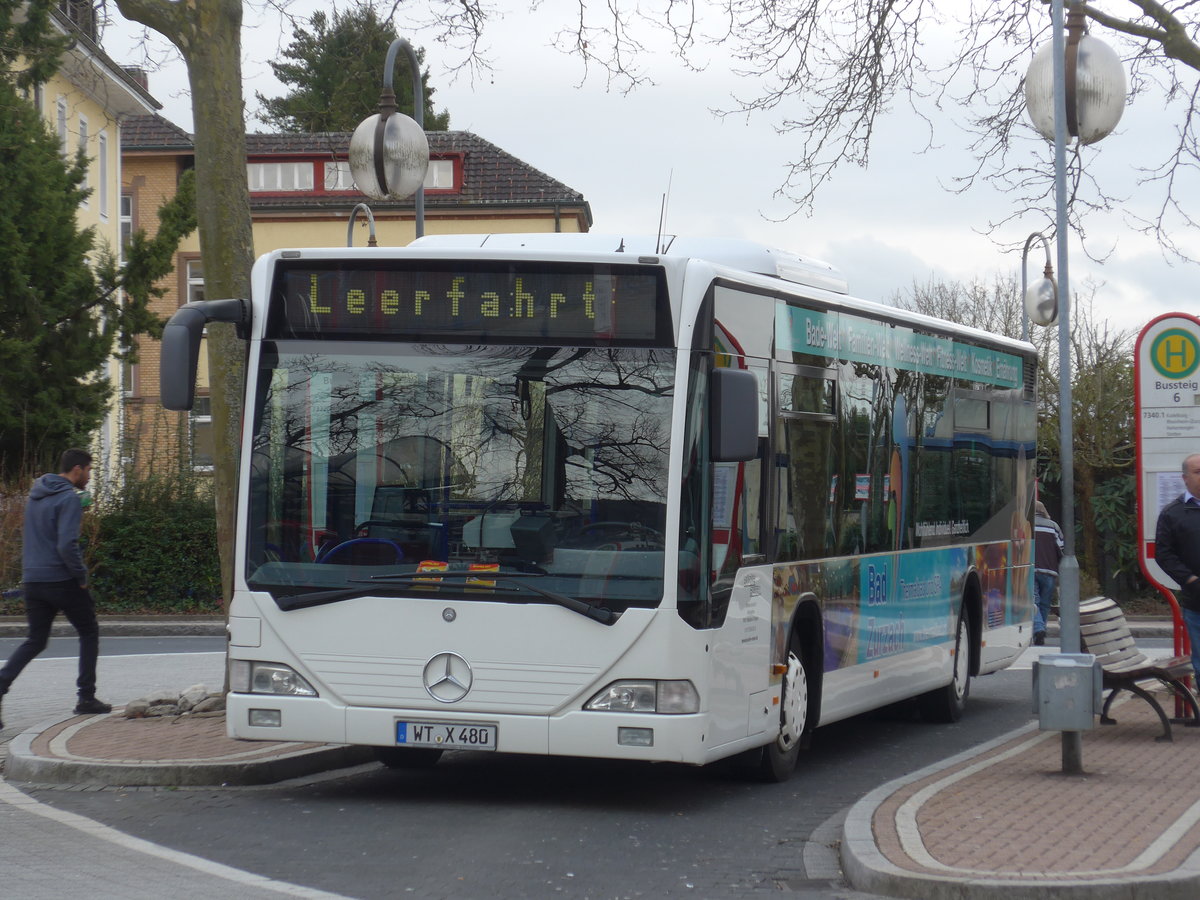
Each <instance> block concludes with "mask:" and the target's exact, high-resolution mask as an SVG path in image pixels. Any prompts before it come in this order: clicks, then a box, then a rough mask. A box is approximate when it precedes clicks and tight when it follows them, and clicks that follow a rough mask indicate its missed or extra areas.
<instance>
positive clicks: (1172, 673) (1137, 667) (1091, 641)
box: [1079, 597, 1200, 741]
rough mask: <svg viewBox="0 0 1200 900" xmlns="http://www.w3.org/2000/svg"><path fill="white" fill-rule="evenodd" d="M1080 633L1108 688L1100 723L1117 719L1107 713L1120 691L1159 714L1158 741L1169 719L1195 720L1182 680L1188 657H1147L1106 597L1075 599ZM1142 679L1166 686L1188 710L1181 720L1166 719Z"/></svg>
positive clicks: (1198, 718)
mask: <svg viewBox="0 0 1200 900" xmlns="http://www.w3.org/2000/svg"><path fill="white" fill-rule="evenodd" d="M1079 632H1080V638H1081V641H1082V644H1083V650H1084V652H1086V653H1092V654H1094V655H1095V657H1096V659H1097V660H1099V662H1100V668H1101V670H1102V671H1103V673H1104V687H1105V688H1106V689H1109V690H1110V693H1109V695H1108V697H1107V698H1106V699H1105V701H1104V708H1103V709H1102V710H1101V712H1100V723H1101V724H1102V725H1115V724H1116V723H1117V720H1116V719H1113V718H1111V717H1110V716H1109V715H1108V710H1109V707H1111V706H1112V703H1113V700H1114V699H1116V696H1117V694H1119V693H1120V692H1121V691H1129V692H1130V693H1131V694H1136V695H1137V696H1139V697H1141V698H1142V699H1143V700H1145V701H1146V702H1147V703H1149V704H1150V705H1151V706H1152V707H1153V708H1154V711H1155V712H1156V713H1158V718H1159V721H1160V722H1162V726H1163V733H1162V734H1160V735H1159V736H1158V737H1157V738H1155V740H1157V741H1170V740H1172V739H1173V738H1172V735H1171V722H1172V721H1175V722H1178V723H1182V724H1186V725H1190V726H1196V725H1200V704H1198V703H1197V701H1196V695H1195V694H1193V693H1192V691H1191V689H1190V688H1188V686H1187V684H1185V683H1184V681H1183V679H1185V678H1187V677H1188V676H1189V675H1191V674H1192V658H1191V657H1190V656H1176V657H1174V658H1172V659H1160V660H1151V659H1148V658H1147V657H1146V655H1145V654H1144V653H1142V652H1141V651H1140V650H1138V648H1137V645H1136V644H1135V643H1134V640H1133V633H1132V632H1131V631H1130V630H1129V624H1128V623H1127V622H1126V621H1125V613H1123V612H1121V607H1119V606H1117V604H1116V603H1115V602H1114V601H1112V600H1110V599H1109V598H1107V597H1094V598H1092V599H1091V600H1087V601H1084V602H1083V603H1080V604H1079ZM1147 683H1150V684H1149V686H1151V687H1153V686H1154V683H1157V684H1160V685H1164V686H1166V687H1168V688H1170V689H1171V690H1172V691H1174V693H1175V696H1176V697H1179V698H1180V699H1181V700H1182V701H1183V703H1184V704H1185V705H1186V706H1187V708H1188V709H1189V710H1190V711H1191V712H1190V715H1188V716H1187V717H1186V718H1183V719H1174V720H1172V719H1170V718H1168V717H1167V714H1166V713H1165V712H1164V711H1163V708H1162V705H1161V704H1160V703H1159V702H1158V700H1157V699H1156V698H1155V697H1154V695H1153V694H1151V693H1150V692H1149V691H1148V690H1147V689H1146V688H1145V687H1143V685H1144V684H1147Z"/></svg>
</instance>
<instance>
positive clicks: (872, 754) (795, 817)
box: [0, 638, 1154, 900]
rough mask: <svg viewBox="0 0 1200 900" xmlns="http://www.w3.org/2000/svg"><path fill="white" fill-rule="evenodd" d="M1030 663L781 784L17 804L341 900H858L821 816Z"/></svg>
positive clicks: (1021, 702)
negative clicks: (935, 713) (951, 711)
mask: <svg viewBox="0 0 1200 900" xmlns="http://www.w3.org/2000/svg"><path fill="white" fill-rule="evenodd" d="M220 640H221V639H220V638H212V639H205V638H185V639H167V641H168V643H167V644H166V645H162V644H159V643H157V642H153V643H139V642H144V641H146V639H136V638H128V639H107V640H106V641H105V642H104V646H103V653H104V654H105V656H104V658H103V659H102V663H101V685H102V691H103V689H104V687H106V686H111V687H112V690H114V691H120V690H125V689H126V685H127V684H129V683H130V679H131V678H132V679H133V683H136V682H137V680H138V679H141V681H142V682H143V683H146V684H147V686H156V685H158V684H177V686H179V687H186V686H187V685H186V684H183V683H181V682H180V681H178V680H175V681H173V680H172V679H179V677H180V676H185V677H182V681H188V683H191V682H190V681H189V679H190V678H192V677H193V676H196V677H197V678H198V680H205V679H206V678H208V677H209V676H207V675H205V674H204V673H205V672H212V673H214V676H213V677H219V674H220V671H221V670H220V660H221V655H220V652H219V650H215V649H214V650H210V651H207V652H205V651H204V650H203V648H204V647H205V646H209V647H214V648H215V647H220V646H221V645H220ZM118 641H119V642H120V643H119V644H118V643H117V642H118ZM176 641H178V643H176ZM194 642H199V643H198V644H197V643H194ZM205 642H208V643H207V644H206V643H205ZM7 643H9V642H0V653H3V652H7V650H8V649H9V647H8V646H6V644H7ZM1142 643H1144V644H1147V645H1152V644H1153V643H1154V642H1151V641H1143V642H1142ZM197 648H199V649H200V651H201V652H197ZM172 649H175V650H176V651H182V652H171V651H172ZM1046 649H1047V650H1048V651H1050V652H1054V651H1055V648H1046ZM48 652H49V651H48ZM61 652H64V653H65V654H66V658H59V659H53V658H47V659H44V660H40V661H39V662H37V663H35V664H34V666H40V667H41V669H42V671H41V672H38V673H36V674H37V676H38V677H37V678H35V679H33V680H32V681H31V682H30V685H31V687H32V686H33V685H36V686H37V690H38V692H41V691H42V690H43V689H48V688H49V686H50V685H51V684H52V683H54V682H55V681H56V680H57V681H59V682H61V681H62V680H63V679H64V678H65V679H66V683H67V684H68V685H69V683H70V680H71V677H72V675H73V671H72V668H71V663H72V662H73V659H72V657H73V647H72V646H71V644H70V642H69V641H67V642H65V646H64V647H63V648H61ZM1030 657H1031V654H1027V655H1026V658H1025V659H1024V660H1022V662H1021V663H1019V664H1018V667H1015V668H1013V669H1010V670H1008V671H1006V672H1002V673H999V674H997V675H991V676H988V677H986V678H982V679H976V680H975V681H974V682H973V684H972V696H971V702H970V705H969V708H968V712H967V715H966V716H965V717H964V719H963V720H962V721H961V722H960V723H958V724H956V725H930V724H927V723H924V722H921V721H919V720H918V719H917V718H916V716H915V715H914V714H913V713H912V712H911V710H909V709H907V708H905V707H900V708H894V709H889V710H887V711H885V712H882V713H877V714H872V715H868V716H861V717H858V718H856V719H853V720H851V721H848V722H843V723H838V724H836V725H833V726H830V727H828V728H826V729H822V730H821V731H820V732H818V734H817V738H816V741H815V742H814V747H813V748H812V750H811V751H809V752H808V753H807V754H806V756H804V757H802V760H801V767H800V769H799V771H798V772H797V773H796V776H795V777H794V778H793V779H792V780H791V781H790V782H788V783H787V784H784V785H765V784H758V783H755V782H753V781H749V780H747V779H746V778H744V777H743V776H742V775H741V774H739V773H737V772H735V771H732V770H731V769H730V768H728V767H710V768H707V769H695V768H690V767H684V766H674V765H643V764H626V763H615V762H606V761H594V760H574V759H545V758H541V757H522V756H508V755H490V754H484V753H450V754H447V755H446V756H445V757H443V759H442V761H441V762H440V763H439V764H438V765H437V766H436V767H435V768H434V769H432V770H428V771H420V772H411V771H410V772H397V771H391V770H387V769H384V768H382V767H379V766H376V765H369V766H362V767H358V768H356V769H352V770H346V771H344V772H342V773H337V774H333V773H330V774H326V775H324V776H318V777H315V778H312V779H306V780H301V781H296V782H291V783H287V784H284V785H278V786H272V787H268V788H238V789H217V790H212V789H197V790H167V789H140V790H137V791H124V790H117V789H109V790H103V791H95V792H70V791H61V790H38V791H34V792H33V795H34V796H35V797H36V798H37V799H38V800H40V801H42V802H44V803H48V804H51V805H53V806H55V807H58V808H61V809H65V810H70V811H73V812H76V813H80V814H82V815H85V816H87V817H89V818H92V819H95V820H97V821H100V822H103V823H105V824H108V825H111V826H113V827H115V828H117V829H120V830H122V831H124V832H127V833H129V834H132V835H135V836H138V837H142V838H144V839H146V840H150V841H153V842H155V843H158V844H160V845H163V846H167V847H170V848H174V849H178V850H182V851H186V852H189V853H193V854H197V855H199V856H203V857H205V858H208V859H212V860H215V861H218V862H221V863H224V864H226V865H229V866H234V867H236V868H239V869H244V870H247V871H250V872H254V873H257V874H261V875H264V876H268V877H271V878H275V879H279V880H282V881H286V882H290V883H293V884H299V885H305V886H309V887H312V888H317V889H321V890H325V891H329V892H333V893H337V894H341V895H344V896H349V897H361V898H376V897H394V896H399V895H408V896H416V897H422V898H438V897H453V898H475V897H479V898H483V897H489V898H491V897H500V898H509V897H512V898H517V897H520V898H525V897H530V898H537V897H667V896H692V897H741V896H745V895H755V894H760V893H779V892H785V893H790V894H791V895H792V896H797V897H801V898H805V900H808V898H812V900H816V898H822V900H828V898H855V897H859V898H861V897H863V896H864V895H861V894H855V893H854V892H852V891H849V890H848V889H847V888H846V887H845V886H844V885H843V884H841V883H840V880H839V879H840V874H839V872H838V871H837V869H836V865H835V863H834V861H835V860H836V856H835V855H834V852H833V850H832V849H831V848H830V847H829V846H828V845H829V844H832V843H833V842H834V841H836V836H837V830H836V827H835V826H836V823H837V821H838V819H839V816H841V815H844V813H845V811H846V809H847V808H848V807H849V806H850V805H851V804H852V803H853V802H854V801H855V800H857V799H858V798H859V797H861V796H862V795H863V794H865V793H866V792H868V791H869V790H871V789H872V788H874V787H876V786H877V785H879V784H882V783H884V782H886V781H889V780H891V779H893V778H896V777H899V776H900V775H903V774H906V773H909V772H912V771H914V770H916V769H919V768H921V767H923V766H926V765H929V764H931V763H933V762H935V761H937V760H940V759H942V758H945V757H947V756H950V755H952V754H955V753H958V752H960V751H962V750H965V749H968V748H970V747H971V746H974V745H976V744H979V743H982V742H984V741H988V740H991V739H992V738H995V737H997V736H999V735H1001V734H1004V733H1006V732H1008V731H1010V730H1012V729H1014V728H1017V727H1019V726H1020V725H1023V724H1024V723H1026V722H1027V721H1029V719H1030V718H1031V712H1030V706H1031V704H1030V687H1029V678H1030V675H1029V671H1028V665H1029V658H1030ZM29 674H30V675H33V674H35V672H34V670H33V669H31V670H30V673H29ZM23 681H24V679H23ZM21 687H22V682H18V685H17V688H16V689H15V690H14V694H16V692H17V690H20V689H21ZM131 696H132V695H131ZM110 699H113V700H114V701H115V702H124V701H125V700H127V699H129V697H128V696H121V695H120V694H119V693H117V694H111V696H110ZM5 710H6V713H7V712H8V702H7V699H6V706H5ZM38 721H40V720H38ZM14 733H15V732H14V731H11V730H9V729H6V730H5V732H4V735H3V736H4V737H11V736H12V734H14Z"/></svg>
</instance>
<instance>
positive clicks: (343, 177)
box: [251, 159, 458, 191]
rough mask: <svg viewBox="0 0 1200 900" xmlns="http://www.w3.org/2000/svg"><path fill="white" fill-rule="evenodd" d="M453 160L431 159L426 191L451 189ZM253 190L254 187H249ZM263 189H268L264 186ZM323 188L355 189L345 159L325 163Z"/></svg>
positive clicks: (453, 168)
mask: <svg viewBox="0 0 1200 900" xmlns="http://www.w3.org/2000/svg"><path fill="white" fill-rule="evenodd" d="M454 170H455V161H454V160H453V159H431V160H430V161H429V168H428V169H426V170H425V184H424V188H425V190H427V191H453V190H456V189H457V187H458V185H457V184H456V183H455V171H454ZM251 190H254V188H251ZM264 190H270V189H269V188H265V189H264ZM325 190H327V191H353V190H357V186H356V185H355V184H354V178H353V177H352V176H351V174H350V163H349V162H347V161H346V160H344V159H343V160H338V161H337V162H327V163H325Z"/></svg>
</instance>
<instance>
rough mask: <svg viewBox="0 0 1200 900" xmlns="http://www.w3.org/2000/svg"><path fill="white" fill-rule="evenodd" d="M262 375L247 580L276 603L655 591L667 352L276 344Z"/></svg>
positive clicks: (614, 605) (525, 599)
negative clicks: (319, 598)
mask: <svg viewBox="0 0 1200 900" xmlns="http://www.w3.org/2000/svg"><path fill="white" fill-rule="evenodd" d="M257 377H258V381H257V391H256V397H257V399H256V402H255V408H254V410H253V416H254V435H253V445H252V446H253V456H252V460H251V471H250V504H249V510H248V522H247V529H248V530H247V541H246V547H247V559H246V577H247V580H248V583H249V586H250V588H251V589H253V590H261V591H267V592H270V593H271V594H272V595H273V596H274V597H275V599H276V602H277V603H279V604H280V606H281V607H284V608H288V606H287V604H286V602H285V598H292V600H293V604H292V605H293V606H296V605H300V604H297V603H295V601H296V600H298V599H300V598H301V595H306V594H308V595H312V596H313V597H315V596H316V595H317V592H320V593H321V594H322V596H328V597H330V598H333V597H339V598H340V597H343V596H344V597H346V598H352V597H354V596H358V595H366V594H372V595H383V596H388V595H394V594H396V593H408V594H410V595H413V594H414V593H416V594H418V595H441V596H446V595H453V596H454V597H455V598H456V599H482V600H506V601H512V602H522V603H539V602H540V603H545V602H547V601H548V598H554V597H558V598H561V597H563V596H565V597H567V598H573V599H575V600H580V601H583V602H584V603H586V604H588V605H590V606H594V607H597V608H602V609H606V610H610V611H612V612H621V611H623V610H624V609H626V608H628V607H630V606H655V605H657V604H658V603H659V602H660V601H661V599H662V592H663V577H664V565H665V560H664V553H663V534H664V531H665V524H666V522H665V510H666V496H665V493H666V485H667V456H668V449H669V448H668V444H669V437H670V431H671V399H672V393H673V383H674V377H675V353H674V351H672V350H663V349H649V348H644V349H616V348H602V347H588V348H572V347H524V346H481V345H476V346H461V345H460V346H452V345H443V344H439V345H432V344H423V345H417V344H396V343H387V344H381V343H366V342H353V343H349V342H347V343H337V344H333V343H331V342H329V341H321V342H310V341H278V342H266V343H264V345H263V349H262V354H261V363H260V367H259V371H258V376H257ZM439 573H442V574H440V575H439ZM466 573H470V574H469V575H468V574H466ZM489 573H497V574H496V575H494V576H493V577H491V578H489V577H488V575H489ZM356 588H357V589H361V590H355V589H356Z"/></svg>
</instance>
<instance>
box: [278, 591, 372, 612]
mask: <svg viewBox="0 0 1200 900" xmlns="http://www.w3.org/2000/svg"><path fill="white" fill-rule="evenodd" d="M377 593H379V592H378V591H377V590H372V589H371V588H369V587H352V588H338V589H337V590H335V591H314V592H312V593H310V594H292V595H291V596H290V597H275V598H274V600H275V605H276V606H278V607H279V608H280V609H282V610H283V611H284V612H290V611H291V610H293V609H308V608H309V607H311V606H324V605H325V604H326V603H337V602H339V601H341V600H353V599H354V598H355V597H370V596H372V595H373V594H377Z"/></svg>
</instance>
